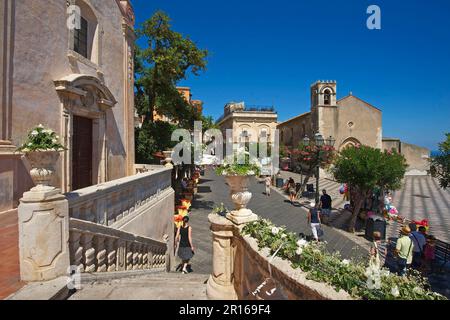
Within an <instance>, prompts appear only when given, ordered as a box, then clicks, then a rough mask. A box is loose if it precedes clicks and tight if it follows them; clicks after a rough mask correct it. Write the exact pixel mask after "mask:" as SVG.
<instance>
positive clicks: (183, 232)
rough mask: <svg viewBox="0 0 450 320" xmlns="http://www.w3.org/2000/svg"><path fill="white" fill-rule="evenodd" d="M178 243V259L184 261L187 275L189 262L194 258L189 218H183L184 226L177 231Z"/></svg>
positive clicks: (184, 270)
mask: <svg viewBox="0 0 450 320" xmlns="http://www.w3.org/2000/svg"><path fill="white" fill-rule="evenodd" d="M176 243H178V257H179V258H180V259H181V260H182V261H183V271H182V272H183V273H184V274H187V273H188V270H187V266H188V264H189V261H190V260H191V259H192V258H193V257H194V250H195V249H194V246H193V245H192V227H191V226H190V225H189V217H184V218H183V225H182V226H181V227H180V228H179V229H178V231H177V237H176Z"/></svg>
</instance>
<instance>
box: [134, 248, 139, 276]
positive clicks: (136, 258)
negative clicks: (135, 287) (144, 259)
mask: <svg viewBox="0 0 450 320" xmlns="http://www.w3.org/2000/svg"><path fill="white" fill-rule="evenodd" d="M138 269H139V244H138V243H133V270H138Z"/></svg>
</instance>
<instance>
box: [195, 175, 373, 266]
mask: <svg viewBox="0 0 450 320" xmlns="http://www.w3.org/2000/svg"><path fill="white" fill-rule="evenodd" d="M250 191H251V192H252V193H253V198H252V200H251V201H250V203H249V205H248V207H249V208H250V209H251V210H253V212H255V213H256V214H257V215H259V216H260V217H262V218H267V219H269V220H271V221H272V222H273V223H275V224H276V225H279V226H286V227H287V229H288V230H289V231H291V232H295V233H297V234H299V233H303V234H305V235H306V236H311V234H312V232H311V228H310V227H309V225H308V223H307V213H306V210H305V208H304V207H302V206H300V205H292V204H290V203H289V202H288V201H287V200H286V199H285V198H284V197H283V196H282V195H280V194H278V193H276V192H273V193H272V195H271V197H270V198H269V197H267V196H266V195H264V191H265V187H264V185H263V184H260V183H259V182H258V181H257V180H256V179H252V182H251V186H250ZM221 203H224V205H225V206H226V207H227V208H228V209H233V204H232V202H231V199H230V197H229V189H228V186H227V185H226V183H225V179H224V178H223V177H218V176H216V175H215V173H214V172H213V171H211V170H207V171H206V175H205V176H204V177H202V182H201V184H200V186H199V194H198V196H197V198H196V200H195V201H194V203H193V209H192V213H191V225H192V227H193V232H194V246H195V247H197V253H196V256H195V257H194V259H193V261H192V266H193V269H194V271H195V272H205V273H209V272H210V271H211V269H210V268H211V265H212V261H211V252H212V244H211V242H212V240H211V232H210V231H209V227H210V225H209V222H208V214H210V213H211V212H212V210H213V209H214V208H215V207H216V206H218V205H220V204H221ZM323 229H324V233H325V236H324V240H325V241H327V242H328V249H329V250H330V251H332V252H335V251H339V252H340V253H341V254H342V256H343V258H351V257H354V258H362V257H367V254H368V251H367V249H368V242H367V241H366V243H367V244H365V245H360V244H358V243H357V242H355V241H354V240H353V239H350V238H349V237H346V236H344V235H343V234H342V233H341V232H339V231H338V230H335V229H333V228H330V227H328V226H323ZM355 237H357V236H355Z"/></svg>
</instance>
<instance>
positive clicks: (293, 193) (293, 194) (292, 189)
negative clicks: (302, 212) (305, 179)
mask: <svg viewBox="0 0 450 320" xmlns="http://www.w3.org/2000/svg"><path fill="white" fill-rule="evenodd" d="M287 189H288V192H289V200H290V201H291V204H294V200H295V197H296V195H297V186H296V185H295V181H294V179H292V178H289V180H288V185H287Z"/></svg>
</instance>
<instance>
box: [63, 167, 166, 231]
mask: <svg viewBox="0 0 450 320" xmlns="http://www.w3.org/2000/svg"><path fill="white" fill-rule="evenodd" d="M171 192H173V190H172V189H171V171H170V170H169V169H167V168H163V167H161V166H158V167H157V166H154V167H152V169H151V170H149V171H147V172H145V173H141V174H138V175H135V176H131V177H126V178H123V179H119V180H114V181H111V182H107V183H104V184H99V185H96V186H92V187H88V188H85V189H81V190H77V191H74V192H70V193H67V194H66V198H67V200H68V201H69V216H70V217H71V218H75V219H79V220H85V221H90V222H94V223H98V224H102V225H105V226H115V224H117V222H119V221H120V220H122V219H124V218H125V217H128V216H136V215H139V214H140V213H141V211H142V210H145V209H146V208H147V207H149V206H151V205H152V204H153V203H157V202H158V201H159V200H160V199H161V198H164V197H166V196H167V194H168V193H171Z"/></svg>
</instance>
